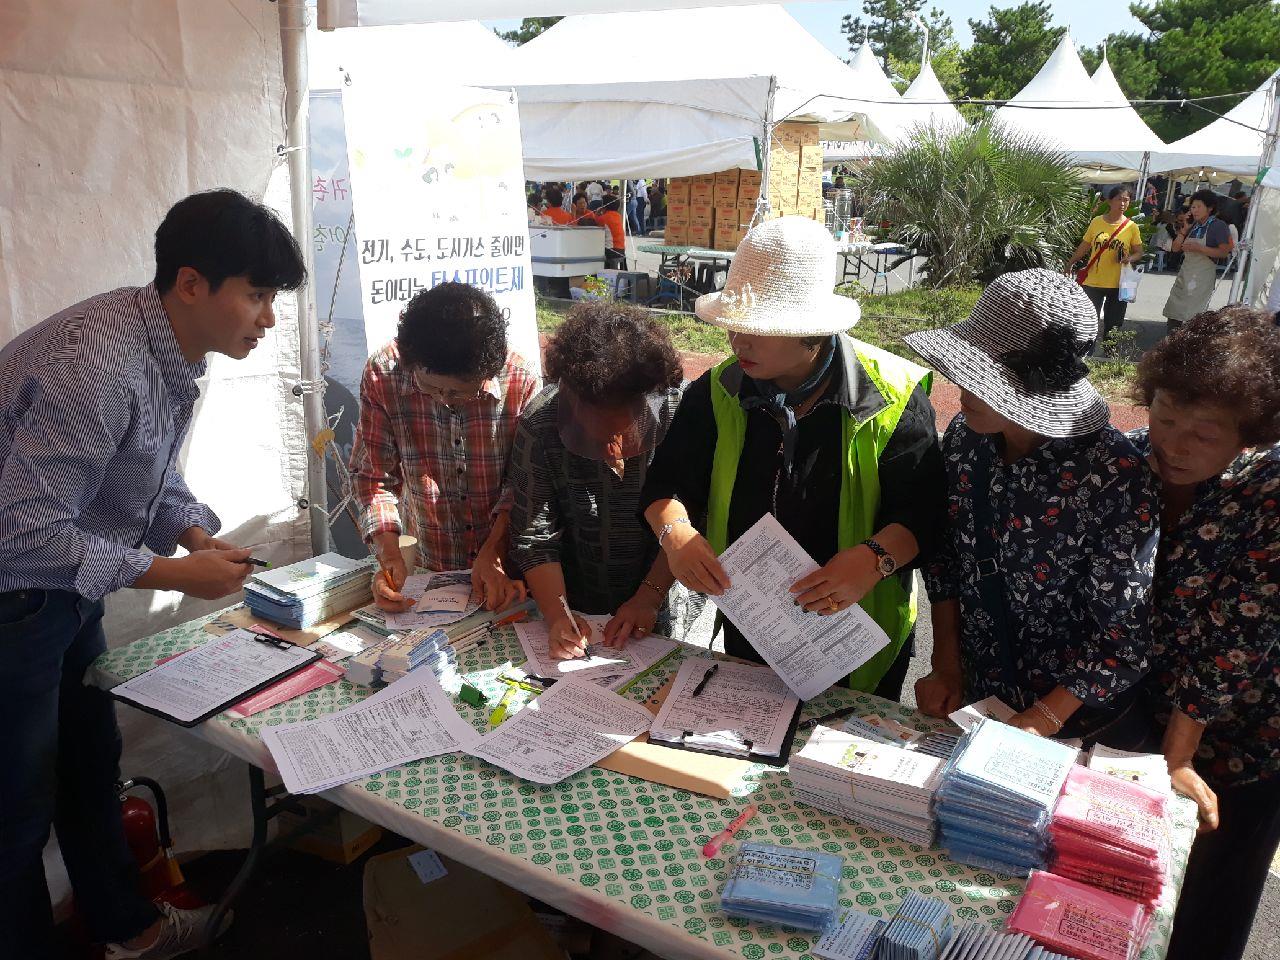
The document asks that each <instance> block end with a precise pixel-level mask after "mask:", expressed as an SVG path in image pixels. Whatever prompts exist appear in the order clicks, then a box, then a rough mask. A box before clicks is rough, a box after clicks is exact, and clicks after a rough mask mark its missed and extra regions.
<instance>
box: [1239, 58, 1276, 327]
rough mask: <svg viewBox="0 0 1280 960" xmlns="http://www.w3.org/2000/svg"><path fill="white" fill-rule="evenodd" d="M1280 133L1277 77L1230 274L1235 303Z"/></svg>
mask: <svg viewBox="0 0 1280 960" xmlns="http://www.w3.org/2000/svg"><path fill="white" fill-rule="evenodd" d="M1278 137H1280V77H1277V78H1276V79H1275V80H1273V81H1272V82H1271V116H1270V120H1269V122H1268V123H1267V133H1266V136H1265V137H1263V140H1262V156H1261V157H1260V158H1259V159H1258V176H1257V179H1256V180H1254V183H1255V184H1256V186H1255V187H1254V190H1253V193H1254V196H1253V202H1252V203H1250V204H1249V216H1248V217H1247V218H1246V219H1245V223H1244V231H1243V232H1242V233H1241V235H1240V262H1239V263H1237V264H1236V273H1235V276H1234V277H1232V278H1231V297H1230V300H1229V302H1230V303H1239V302H1240V298H1241V296H1242V295H1243V293H1244V290H1245V282H1246V281H1247V280H1248V270H1249V266H1250V264H1251V262H1252V260H1253V257H1252V253H1253V232H1254V229H1255V228H1256V226H1257V223H1258V208H1259V207H1261V206H1262V204H1261V203H1259V200H1260V199H1261V197H1260V194H1261V193H1262V191H1263V190H1264V189H1266V188H1265V187H1263V186H1262V178H1263V177H1265V176H1266V175H1267V170H1268V169H1269V168H1270V167H1271V165H1272V164H1273V163H1275V161H1276V140H1277V138H1278Z"/></svg>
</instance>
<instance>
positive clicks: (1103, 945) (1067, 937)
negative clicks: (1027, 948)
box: [1005, 870, 1152, 960]
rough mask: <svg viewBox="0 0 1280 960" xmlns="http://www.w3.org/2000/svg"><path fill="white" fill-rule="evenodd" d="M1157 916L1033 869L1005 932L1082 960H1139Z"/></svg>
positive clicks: (1128, 901) (1109, 895)
mask: <svg viewBox="0 0 1280 960" xmlns="http://www.w3.org/2000/svg"><path fill="white" fill-rule="evenodd" d="M1151 916H1152V911H1150V910H1148V909H1147V908H1146V907H1144V906H1143V905H1142V904H1140V903H1134V902H1133V901H1132V900H1126V899H1125V898H1124V897H1118V896H1116V895H1115V894H1114V893H1108V892H1107V891H1105V890H1099V889H1098V888H1097V887H1091V886H1089V885H1088V884H1084V883H1077V882H1076V881H1075V880H1068V879H1067V878H1066V877H1059V876H1057V875H1056V874H1052V873H1044V872H1043V871H1040V870H1032V871H1031V879H1029V880H1028V881H1027V889H1026V891H1025V892H1024V893H1023V894H1022V899H1021V900H1020V901H1018V906H1017V907H1016V908H1015V909H1014V911H1013V916H1011V917H1010V918H1009V922H1008V923H1006V924H1005V927H1006V928H1007V929H1008V930H1010V931H1012V932H1014V933H1025V934H1026V935H1027V936H1029V937H1031V938H1032V939H1033V940H1035V941H1036V942H1037V943H1039V944H1041V945H1042V946H1045V947H1047V948H1049V949H1050V950H1055V951H1057V952H1058V953H1064V954H1066V955H1067V956H1070V957H1078V958H1079V960H1134V958H1136V957H1137V956H1138V954H1139V953H1140V952H1141V951H1142V945H1143V943H1144V942H1146V939H1147V933H1148V931H1149V930H1150V929H1151Z"/></svg>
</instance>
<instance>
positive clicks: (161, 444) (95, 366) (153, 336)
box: [0, 285, 219, 600]
mask: <svg viewBox="0 0 1280 960" xmlns="http://www.w3.org/2000/svg"><path fill="white" fill-rule="evenodd" d="M204 369H205V364H204V361H203V360H202V361H201V362H199V363H187V361H186V360H185V359H184V358H183V356H182V351H181V350H180V349H179V348H178V341H177V338H176V337H175V336H174V333H173V327H172V326H170V324H169V317H168V315H167V314H166V313H165V310H164V306H163V305H162V304H161V303H160V296H159V294H157V293H156V289H155V287H154V285H148V286H145V287H122V288H120V289H119V290H114V291H112V292H111V293H104V294H101V295H100V296H97V297H93V298H91V299H89V300H85V301H84V302H83V303H78V304H76V305H75V306H73V307H68V308H67V309H66V310H63V311H62V312H61V313H58V314H55V315H54V316H52V317H50V318H49V319H47V320H45V321H44V322H43V323H40V324H38V325H37V326H35V327H32V328H31V329H30V330H28V331H26V332H25V333H23V334H22V335H21V336H19V337H18V338H17V339H15V340H13V341H12V342H11V343H9V345H8V346H6V347H5V348H4V350H3V351H0V591H6V590H27V589H37V590H72V591H75V592H76V593H79V594H80V595H81V596H84V597H87V598H89V599H90V600H97V599H100V598H102V597H103V596H105V595H106V594H108V593H111V592H112V591H114V590H119V589H121V588H123V587H128V586H131V585H132V584H133V583H134V581H135V580H137V579H138V577H140V576H141V575H142V574H143V573H145V572H146V570H147V568H148V567H150V565H151V560H152V557H153V556H154V555H155V554H161V555H164V556H169V555H170V554H172V553H173V552H174V550H175V549H177V544H178V538H179V537H180V536H182V534H183V533H184V532H186V531H187V530H188V529H189V528H191V527H194V526H199V527H203V528H204V529H205V530H207V531H209V533H217V532H218V527H219V523H218V518H217V517H216V516H214V514H213V512H212V511H211V510H210V509H209V508H208V507H206V506H204V505H203V504H201V503H197V502H196V499H195V497H193V496H192V495H191V491H189V490H188V489H187V486H186V484H185V483H184V482H183V480H182V477H181V476H180V475H179V474H178V470H177V458H178V453H179V451H180V450H181V449H182V439H183V437H184V436H185V434H186V432H187V427H188V425H189V424H190V422H191V413H192V409H193V408H194V406H195V401H196V398H197V397H198V396H199V395H200V391H199V388H198V387H197V386H196V383H195V381H196V378H197V377H199V376H200V375H202V374H203V373H204Z"/></svg>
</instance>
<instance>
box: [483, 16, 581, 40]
mask: <svg viewBox="0 0 1280 960" xmlns="http://www.w3.org/2000/svg"><path fill="white" fill-rule="evenodd" d="M563 19H564V18H563V17H525V18H524V19H523V20H521V21H520V26H518V27H517V28H516V29H514V30H507V31H505V32H504V31H502V30H495V31H493V32H494V33H496V34H497V35H498V36H500V37H501V38H502V39H503V40H505V41H507V43H509V44H511V45H512V46H515V47H518V46H520V45H521V44H522V43H528V42H529V41H530V40H532V39H533V38H534V37H536V36H538V35H539V34H541V33H542V32H543V31H545V30H549V29H550V28H552V27H554V26H555V25H556V24H557V23H559V22H560V21H561V20H563Z"/></svg>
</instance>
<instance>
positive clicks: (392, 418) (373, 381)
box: [351, 340, 538, 570]
mask: <svg viewBox="0 0 1280 960" xmlns="http://www.w3.org/2000/svg"><path fill="white" fill-rule="evenodd" d="M537 392H538V378H537V377H536V376H534V374H533V373H531V372H530V370H529V368H528V367H526V366H525V363H524V361H523V360H522V359H521V358H520V357H519V356H517V355H515V354H510V355H508V357H507V362H506V365H505V366H504V367H503V370H502V372H501V373H500V374H498V376H497V377H495V378H494V379H492V380H489V381H487V382H486V383H485V385H484V387H483V389H482V391H481V394H480V396H478V397H475V398H473V399H471V400H467V401H466V402H464V403H458V404H454V405H452V406H449V405H446V404H443V403H441V402H440V401H438V400H436V399H435V398H433V397H431V396H429V395H428V394H426V393H423V392H422V391H421V390H419V389H418V388H417V387H416V386H415V385H414V382H413V375H412V374H411V373H410V371H408V370H407V369H405V367H404V366H403V365H402V364H401V363H400V350H399V346H398V345H397V344H396V341H394V340H393V341H391V342H390V343H389V344H387V345H386V346H385V347H383V348H382V349H381V350H379V351H378V352H377V353H375V354H374V355H373V356H372V357H370V358H369V362H368V363H367V364H366V365H365V369H364V377H363V379H362V380H361V383H360V423H359V425H358V426H357V427H356V436H355V443H354V445H353V447H352V451H351V478H352V485H353V488H354V495H355V500H356V503H357V504H358V505H359V506H360V511H361V515H360V526H361V532H362V533H363V534H364V538H365V539H366V540H368V539H370V538H371V537H373V536H374V535H375V534H379V533H387V532H391V533H400V532H401V531H405V530H407V531H408V532H409V533H410V534H412V535H413V536H415V537H417V538H418V561H419V563H421V564H422V565H423V566H425V567H428V568H430V569H432V570H465V569H467V568H468V567H470V566H471V561H472V560H474V559H475V556H476V554H477V553H478V552H479V550H480V548H481V547H482V546H483V545H484V541H485V540H486V538H488V536H489V531H490V529H491V527H492V525H493V511H494V510H495V509H496V508H498V507H499V505H500V502H501V496H502V475H503V471H504V469H505V468H506V464H507V455H508V454H509V453H510V451H511V442H512V438H513V437H514V436H515V432H516V422H517V421H518V420H519V419H520V415H521V413H523V411H524V409H525V407H527V406H528V405H529V401H530V400H532V399H533V396H534V394H536V393H537Z"/></svg>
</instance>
